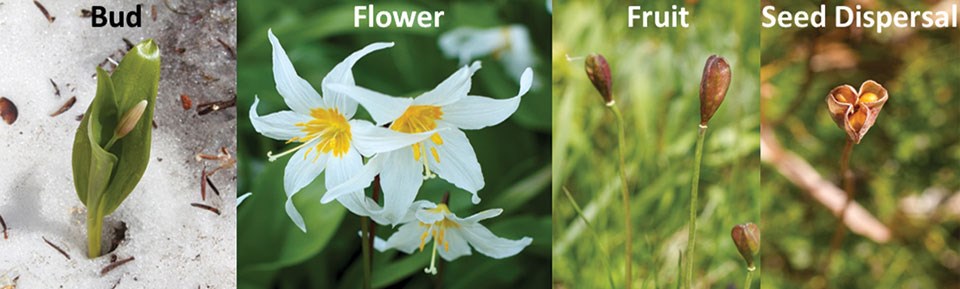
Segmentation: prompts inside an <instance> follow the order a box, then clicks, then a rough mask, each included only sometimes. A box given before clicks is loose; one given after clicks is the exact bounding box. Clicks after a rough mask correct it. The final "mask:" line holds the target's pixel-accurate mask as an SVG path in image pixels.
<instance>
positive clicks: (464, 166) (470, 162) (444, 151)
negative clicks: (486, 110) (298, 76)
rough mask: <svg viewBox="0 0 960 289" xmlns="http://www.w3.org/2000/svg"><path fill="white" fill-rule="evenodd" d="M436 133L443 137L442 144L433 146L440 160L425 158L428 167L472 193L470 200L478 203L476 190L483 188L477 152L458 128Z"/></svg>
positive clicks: (478, 198)
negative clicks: (427, 160)
mask: <svg viewBox="0 0 960 289" xmlns="http://www.w3.org/2000/svg"><path fill="white" fill-rule="evenodd" d="M438 133H439V134H440V137H441V138H443V144H442V145H437V146H435V147H436V149H437V154H438V155H439V156H440V162H439V163H438V162H437V161H436V160H434V159H433V158H427V159H429V162H430V167H431V168H433V169H434V171H435V172H436V173H437V175H438V176H440V177H441V178H443V179H444V180H447V181H448V182H450V183H452V184H454V185H455V186H457V187H458V188H461V189H464V190H467V191H468V192H470V193H472V194H473V197H472V198H471V201H473V203H474V204H478V203H480V197H479V196H477V191H479V190H480V189H483V186H484V183H483V173H482V172H481V171H480V163H479V162H477V154H476V153H475V152H474V151H473V146H471V145H470V141H469V140H468V139H467V136H466V135H465V134H463V132H462V131H460V130H459V129H448V130H443V131H440V132H438Z"/></svg>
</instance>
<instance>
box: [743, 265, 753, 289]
mask: <svg viewBox="0 0 960 289" xmlns="http://www.w3.org/2000/svg"><path fill="white" fill-rule="evenodd" d="M750 285H753V271H750V270H747V280H746V281H744V282H743V288H744V289H750Z"/></svg>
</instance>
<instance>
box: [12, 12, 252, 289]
mask: <svg viewBox="0 0 960 289" xmlns="http://www.w3.org/2000/svg"><path fill="white" fill-rule="evenodd" d="M40 2H41V3H43V5H44V6H45V7H46V9H47V10H48V11H49V12H50V14H51V16H54V17H56V20H55V21H54V22H53V23H49V22H48V21H47V19H46V18H45V17H44V16H43V14H42V13H41V12H40V10H39V9H38V8H37V7H36V6H35V5H34V3H33V2H32V1H26V0H23V1H15V0H0V96H3V97H6V98H8V99H10V100H11V101H13V102H14V104H16V106H17V108H18V109H19V112H20V113H19V115H20V116H19V118H18V119H17V121H16V122H15V123H13V124H12V125H7V124H6V123H2V122H0V216H2V217H3V219H4V221H5V223H6V225H7V227H8V235H9V239H0V286H2V285H6V284H4V283H2V282H3V279H4V278H3V276H4V275H6V277H8V278H7V279H12V277H14V276H20V278H19V281H18V283H17V286H18V288H112V287H113V286H114V285H116V287H115V288H197V287H202V288H235V287H236V285H237V284H236V206H235V202H236V200H235V196H236V187H235V173H236V172H235V169H233V168H232V167H231V168H229V169H225V170H221V171H220V172H217V173H216V174H215V175H213V176H212V177H211V180H212V182H213V183H214V184H215V185H217V187H218V188H219V190H220V192H221V195H220V196H217V195H215V194H213V190H212V189H210V188H208V190H207V200H206V201H202V200H201V199H200V181H201V179H200V172H201V170H202V169H203V168H205V167H206V168H207V169H208V170H209V169H213V168H214V167H216V166H218V165H219V163H218V162H216V161H210V160H204V161H198V160H196V159H195V157H196V155H197V153H206V154H211V155H216V154H217V153H218V152H219V149H220V148H221V147H226V148H227V150H228V151H230V152H233V151H235V149H236V143H235V137H234V133H235V127H236V121H235V120H236V110H235V109H233V108H227V109H224V110H221V111H216V112H213V113H210V114H207V115H203V116H200V115H198V114H197V110H196V106H197V105H198V104H201V103H205V102H210V101H218V100H227V99H230V98H231V97H234V95H235V91H234V89H235V88H234V87H235V79H236V71H235V64H236V61H235V60H234V59H233V58H232V55H231V54H230V52H228V49H227V48H225V47H224V46H222V45H221V44H220V43H219V42H218V41H217V40H218V39H220V40H222V41H223V42H225V43H228V44H229V45H231V46H233V47H235V43H236V36H235V34H236V26H235V25H236V2H235V1H227V2H219V1H214V2H204V3H191V2H188V1H184V2H183V4H181V3H180V2H179V1H176V0H171V1H168V2H169V3H170V4H171V7H172V8H174V9H176V10H177V11H178V12H177V13H175V12H174V11H173V10H171V9H170V8H168V7H167V6H165V5H164V2H163V1H155V2H149V1H148V2H145V3H143V13H144V14H143V15H142V19H141V22H142V24H143V27H141V28H92V27H91V24H90V18H83V17H81V12H80V11H81V9H90V8H91V7H92V6H93V5H103V6H106V7H107V9H124V10H133V9H134V8H135V3H131V2H124V1H96V2H94V1H88V0H83V1H54V0H40ZM189 5H196V6H197V7H188V6H189ZM153 6H156V11H157V20H156V21H154V20H153V19H152V17H151V10H152V7H153ZM147 37H153V38H155V40H156V41H157V43H158V44H159V45H160V46H161V49H162V58H163V62H162V69H161V70H162V73H161V83H160V91H159V95H158V97H157V108H156V112H155V114H156V115H155V121H156V123H157V125H158V128H156V129H155V130H154V132H153V147H152V155H151V162H150V164H149V166H148V167H147V172H146V174H145V175H144V177H143V179H142V180H141V182H140V184H139V185H138V186H137V188H136V189H135V190H134V191H133V192H132V193H131V194H130V196H129V197H128V198H127V200H126V201H125V202H124V203H123V204H122V205H121V206H120V207H119V209H118V210H117V211H116V212H114V213H113V214H112V215H109V216H108V217H107V218H106V225H105V227H110V226H111V224H113V225H115V224H118V223H119V222H121V221H122V222H125V223H126V225H127V228H128V230H127V232H126V239H125V240H124V241H123V242H122V243H121V245H120V246H119V248H118V249H117V250H116V251H114V252H113V253H111V254H115V255H116V256H117V257H118V258H119V259H124V258H127V257H131V256H132V257H135V258H136V259H135V260H134V261H132V262H129V263H127V264H125V265H122V266H119V267H117V268H115V269H114V270H112V271H110V272H108V273H107V274H105V275H103V276H101V274H100V272H101V270H102V269H103V268H104V267H105V266H107V264H109V263H110V256H109V255H110V254H108V255H106V256H103V257H99V258H96V259H88V258H86V226H85V224H84V223H85V211H84V208H83V205H82V204H81V202H80V200H79V199H78V198H77V195H76V192H75V191H74V188H73V179H72V168H71V153H72V146H73V136H74V133H75V131H76V128H77V126H78V125H79V124H80V122H79V121H78V120H77V116H79V115H80V114H82V113H83V112H84V111H85V110H86V108H87V105H88V104H89V103H90V101H91V100H92V99H93V96H94V94H95V91H96V80H95V79H94V78H93V75H94V72H95V70H94V68H95V67H96V66H97V65H99V64H101V63H103V61H104V59H106V58H107V57H110V58H112V59H114V60H117V61H119V60H120V58H121V56H120V55H121V52H120V51H126V44H125V43H124V41H123V40H122V39H123V38H126V39H129V40H130V41H131V42H132V43H137V42H139V41H140V40H142V39H145V38H147ZM181 49H182V50H181ZM178 50H180V51H178ZM106 66H107V67H110V65H109V64H107V65H106ZM51 79H52V80H53V81H55V82H56V83H57V85H58V86H59V88H60V94H61V95H60V96H59V97H58V96H56V95H55V94H54V88H53V85H51V83H50V80H51ZM181 94H188V95H189V96H190V97H191V98H192V100H193V105H194V108H193V109H191V110H189V111H185V110H184V109H183V108H182V107H181V102H180V95H181ZM71 96H76V98H77V102H76V105H74V106H73V107H72V108H71V109H70V110H68V111H67V112H65V113H63V114H61V115H59V116H56V117H51V116H50V114H51V113H53V112H55V111H56V110H57V109H58V108H60V106H61V105H62V104H63V103H64V102H66V101H67V99H69V98H70V97H71ZM191 203H203V204H207V205H211V206H213V207H216V208H219V209H220V211H221V212H222V214H221V215H216V214H214V213H212V212H210V211H206V210H202V209H199V208H196V207H193V206H191V205H190V204H191ZM105 231H110V230H109V229H107V228H105ZM0 235H2V234H0ZM0 237H2V236H0ZM44 238H46V239H47V240H49V241H50V242H52V243H54V244H56V245H57V246H59V247H61V248H63V249H64V250H65V251H66V252H67V253H68V254H69V255H70V257H71V259H69V260H68V259H67V258H66V257H64V256H63V255H61V254H60V253H59V252H57V251H56V249H54V248H52V247H51V246H49V245H47V244H46V243H45V242H44V240H43V239H44ZM105 238H106V237H105ZM107 239H108V238H107ZM118 282H119V283H118Z"/></svg>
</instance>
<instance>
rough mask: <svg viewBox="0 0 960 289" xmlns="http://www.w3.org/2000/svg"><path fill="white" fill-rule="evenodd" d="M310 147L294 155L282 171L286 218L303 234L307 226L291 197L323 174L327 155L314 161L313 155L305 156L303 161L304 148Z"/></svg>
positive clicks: (322, 155)
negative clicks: (285, 197)
mask: <svg viewBox="0 0 960 289" xmlns="http://www.w3.org/2000/svg"><path fill="white" fill-rule="evenodd" d="M312 145H313V144H308V145H307V146H306V147H304V148H301V149H300V150H298V151H297V152H296V153H294V154H293V156H292V157H290V160H289V161H287V166H286V167H285V168H284V170H283V190H284V192H286V194H287V202H286V203H285V204H284V208H285V209H286V211H287V216H290V220H293V223H294V224H296V225H297V227H299V228H300V230H301V231H304V232H306V231H307V226H306V224H304V222H303V216H301V215H300V212H299V211H297V208H296V207H295V206H294V205H293V196H294V195H296V194H297V193H298V192H300V189H303V187H306V186H307V185H309V184H310V182H313V180H314V179H316V178H317V176H319V175H320V173H322V172H323V168H324V167H325V166H326V162H327V154H321V155H320V156H319V157H317V159H316V160H314V159H313V158H314V157H315V155H310V156H307V159H304V154H305V153H306V151H307V150H306V148H307V147H310V146H312Z"/></svg>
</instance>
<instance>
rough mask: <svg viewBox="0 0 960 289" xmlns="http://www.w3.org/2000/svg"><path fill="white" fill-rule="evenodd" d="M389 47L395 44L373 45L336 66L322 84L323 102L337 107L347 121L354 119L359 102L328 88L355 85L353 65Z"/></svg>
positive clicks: (328, 105)
mask: <svg viewBox="0 0 960 289" xmlns="http://www.w3.org/2000/svg"><path fill="white" fill-rule="evenodd" d="M389 47H393V42H377V43H372V44H370V45H367V46H366V47H364V48H363V49H360V50H358V51H356V52H354V53H352V54H350V56H347V58H345V59H343V61H341V62H340V63H339V64H337V66H334V67H333V69H332V70H330V72H328V73H327V76H324V77H323V81H322V82H321V83H320V89H321V90H323V102H324V103H326V104H327V107H336V108H337V109H338V110H339V111H340V113H342V114H343V115H344V116H346V117H347V119H350V118H353V114H354V113H356V112H357V102H356V101H355V100H353V99H350V98H349V97H347V96H346V95H343V94H341V93H338V92H335V91H330V90H329V89H328V88H327V86H328V85H330V84H346V85H354V81H353V71H352V70H353V65H354V64H356V63H357V61H359V60H360V58H363V57H364V56H366V55H367V54H370V53H372V52H374V51H377V50H381V49H386V48H389Z"/></svg>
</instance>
